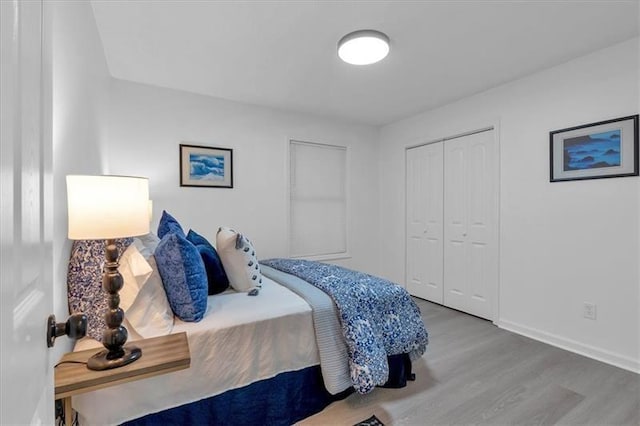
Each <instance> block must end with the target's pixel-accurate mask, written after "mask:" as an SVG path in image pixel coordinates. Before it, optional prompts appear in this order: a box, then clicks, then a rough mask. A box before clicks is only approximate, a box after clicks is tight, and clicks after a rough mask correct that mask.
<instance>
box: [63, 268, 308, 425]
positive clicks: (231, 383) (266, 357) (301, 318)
mask: <svg viewBox="0 0 640 426" xmlns="http://www.w3.org/2000/svg"><path fill="white" fill-rule="evenodd" d="M182 331H185V332H186V333H187V337H188V339H189V348H190V351H191V367H190V368H188V369H186V370H182V371H178V372H174V373H169V374H165V375H161V376H156V377H152V378H149V379H144V380H140V381H136V382H131V383H126V384H123V385H118V386H114V387H111V388H106V389H101V390H98V391H94V392H89V393H86V394H82V395H78V396H74V397H73V408H74V409H75V410H76V411H77V412H78V413H79V415H80V424H82V425H98V424H99V425H104V424H118V423H122V422H124V421H127V420H131V419H135V418H138V417H141V416H144V415H147V414H150V413H154V412H158V411H161V410H165V409H168V408H173V407H177V406H180V405H183V404H187V403H191V402H194V401H198V400H200V399H203V398H208V397H211V396H214V395H219V394H221V393H223V392H225V391H227V390H230V389H235V388H239V387H242V386H245V385H248V384H250V383H254V382H256V381H258V380H263V379H267V378H272V377H275V376H276V375H277V374H278V373H282V372H287V371H298V370H301V369H304V368H306V367H310V366H313V365H318V364H319V362H320V360H319V354H318V347H317V344H316V337H315V333H314V328H313V318H312V312H311V307H310V306H309V305H308V304H307V303H306V302H305V301H304V300H303V299H302V298H300V297H299V296H298V295H296V294H294V293H293V292H291V291H289V290H287V289H286V288H284V287H282V286H281V285H279V284H277V283H275V282H274V281H272V280H270V279H269V278H266V277H264V278H263V285H262V290H261V291H260V294H259V295H258V296H255V297H254V296H247V294H246V293H236V292H232V291H228V292H225V293H222V294H219V295H215V296H209V298H208V303H207V312H206V314H205V316H204V318H203V319H202V321H200V322H198V323H186V322H182V321H180V320H178V319H176V322H175V325H174V328H173V332H175V333H178V332H182ZM130 340H131V339H130ZM95 346H100V344H99V342H97V341H95V340H93V339H83V340H81V341H79V342H78V343H77V344H76V348H75V350H83V349H88V348H90V347H95ZM143 356H144V354H143Z"/></svg>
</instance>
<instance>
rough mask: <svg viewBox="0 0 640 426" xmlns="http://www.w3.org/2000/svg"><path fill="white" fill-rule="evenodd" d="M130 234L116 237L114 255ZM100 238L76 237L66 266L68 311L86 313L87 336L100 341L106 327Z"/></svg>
mask: <svg viewBox="0 0 640 426" xmlns="http://www.w3.org/2000/svg"><path fill="white" fill-rule="evenodd" d="M132 241H133V238H122V239H117V240H116V247H117V248H118V255H119V256H122V253H124V251H125V250H126V248H127V247H128V246H129V244H131V242H132ZM105 246H106V242H105V241H104V240H77V241H74V242H73V245H72V246H71V256H70V258H69V267H68V269H67V298H68V301H69V312H70V313H71V314H75V313H80V312H82V313H84V314H85V315H86V316H87V336H89V337H93V338H94V339H96V340H98V341H102V333H103V331H104V330H105V329H106V328H107V324H106V322H105V319H104V314H105V312H106V311H107V308H108V304H107V293H106V292H105V291H104V289H103V288H102V267H103V265H104V262H105V258H104V252H105Z"/></svg>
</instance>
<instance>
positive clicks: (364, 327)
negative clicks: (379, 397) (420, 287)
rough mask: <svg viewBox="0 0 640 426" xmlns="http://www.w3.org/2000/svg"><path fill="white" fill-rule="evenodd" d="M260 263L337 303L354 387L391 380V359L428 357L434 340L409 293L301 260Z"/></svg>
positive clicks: (383, 282) (367, 277)
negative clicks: (307, 285)
mask: <svg viewBox="0 0 640 426" xmlns="http://www.w3.org/2000/svg"><path fill="white" fill-rule="evenodd" d="M261 263H263V264H265V265H267V266H270V267H272V268H274V269H277V270H279V271H282V272H285V273H288V274H291V275H295V276H297V277H298V278H301V279H303V280H305V281H307V282H308V283H310V284H313V285H314V286H316V287H318V288H319V289H321V290H322V291H324V292H325V293H327V294H328V295H329V296H331V298H332V299H333V300H334V302H335V304H336V306H337V308H338V312H339V313H340V322H341V324H342V332H343V334H344V338H345V340H346V343H347V348H348V351H349V367H350V372H351V381H352V382H353V387H354V388H355V390H356V391H358V392H359V393H368V392H371V391H372V390H373V389H374V387H375V386H377V385H383V384H384V383H385V382H386V381H387V378H388V376H389V365H388V363H387V356H388V355H397V354H401V353H408V354H409V356H410V358H411V360H415V359H418V358H419V357H420V356H422V354H423V353H424V352H425V350H426V348H427V343H428V341H429V339H428V334H427V330H426V329H425V327H424V323H423V322H422V318H421V317H420V310H419V309H418V306H416V304H415V302H414V301H413V300H412V299H411V296H410V295H409V293H407V291H406V290H405V289H404V288H402V287H400V286H398V285H395V284H393V283H392V282H390V281H387V280H384V279H382V278H377V277H374V276H371V275H368V274H365V273H362V272H356V271H352V270H349V269H346V268H342V267H340V266H336V265H328V264H325V263H319V262H312V261H308V260H298V259H269V260H265V261H262V262H261Z"/></svg>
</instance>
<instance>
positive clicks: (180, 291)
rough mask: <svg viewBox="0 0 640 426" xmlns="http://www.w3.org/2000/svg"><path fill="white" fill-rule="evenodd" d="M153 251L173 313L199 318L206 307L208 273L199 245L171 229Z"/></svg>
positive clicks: (190, 318)
mask: <svg viewBox="0 0 640 426" xmlns="http://www.w3.org/2000/svg"><path fill="white" fill-rule="evenodd" d="M154 255H155V258H156V263H157V265H158V272H160V277H161V278H162V284H163V286H164V289H165V292H166V293H167V299H169V305H171V309H172V310H173V313H174V314H175V315H176V316H177V317H178V318H180V319H181V320H183V321H191V322H198V321H200V320H201V319H202V317H203V316H204V313H205V311H206V310H207V273H206V271H205V269H204V263H203V261H202V257H200V253H199V252H198V249H197V248H196V246H194V245H193V244H192V243H191V242H189V241H187V239H186V238H185V237H184V234H182V235H181V234H180V233H178V232H171V233H168V234H166V235H165V236H164V237H163V238H162V239H161V240H160V243H159V244H158V247H157V248H156V251H155V253H154Z"/></svg>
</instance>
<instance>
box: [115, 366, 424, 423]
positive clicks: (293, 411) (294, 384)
mask: <svg viewBox="0 0 640 426" xmlns="http://www.w3.org/2000/svg"><path fill="white" fill-rule="evenodd" d="M388 359H389V381H388V382H387V383H386V384H385V387H393V388H398V387H404V386H405V385H406V381H407V380H412V379H413V375H412V374H411V361H410V360H409V357H408V355H406V354H401V355H392V356H390V357H389V358H388ZM176 392H180V390H179V389H176ZM351 393H353V388H349V389H347V390H346V391H344V392H341V393H339V394H338V395H331V394H330V393H329V392H327V390H326V389H325V387H324V382H323V381H322V372H321V370H320V366H319V365H316V366H312V367H307V368H305V369H302V370H299V371H291V372H286V373H280V374H278V375H277V376H275V377H273V378H271V379H265V380H260V381H258V382H255V383H252V384H250V385H247V386H245V387H242V388H238V389H232V390H229V391H227V392H224V393H222V394H220V395H216V396H212V397H210V398H205V399H201V400H200V401H196V402H192V403H190V404H185V405H181V406H179V407H175V408H170V409H168V410H164V411H160V412H158V413H153V414H149V415H146V416H144V417H140V418H138V419H134V420H131V421H129V422H126V423H124V425H125V426H157V425H162V426H168V425H176V426H188V425H283V426H285V425H292V424H294V423H296V422H297V421H300V420H302V419H304V418H306V417H309V416H311V415H313V414H316V413H319V412H320V411H322V410H323V409H324V408H325V407H326V406H328V405H329V404H331V403H332V402H334V401H338V400H340V399H344V398H346V397H347V396H348V395H350V394H351Z"/></svg>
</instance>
